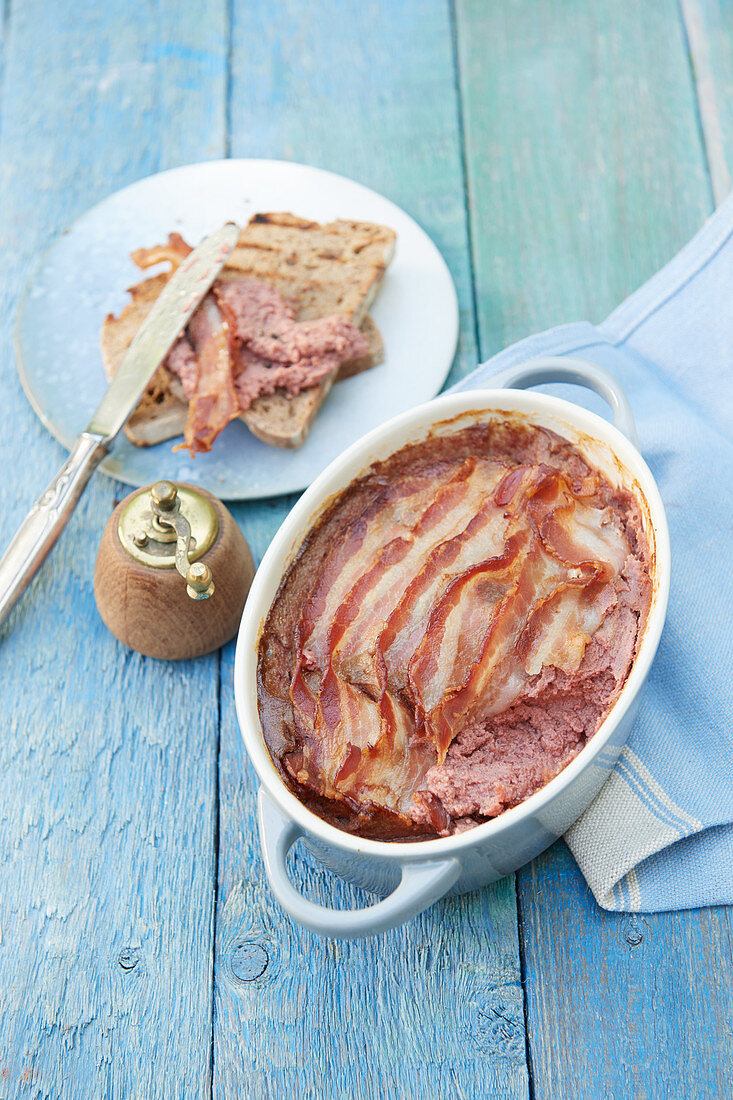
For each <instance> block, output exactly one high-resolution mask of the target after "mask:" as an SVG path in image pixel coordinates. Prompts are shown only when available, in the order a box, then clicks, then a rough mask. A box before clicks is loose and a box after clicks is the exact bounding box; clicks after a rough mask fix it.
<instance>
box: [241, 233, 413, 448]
mask: <svg viewBox="0 0 733 1100" xmlns="http://www.w3.org/2000/svg"><path fill="white" fill-rule="evenodd" d="M394 248H395V234H394V231H393V230H391V229H388V228H387V227H386V226H383V225H374V224H372V223H370V222H352V221H343V220H341V221H334V222H328V223H327V224H325V225H319V223H318V222H311V221H306V220H305V219H304V218H298V217H295V216H294V215H293V214H256V215H255V216H254V217H253V218H252V219H251V221H250V222H249V225H247V226H246V228H245V229H243V230H242V233H241V234H240V237H239V242H238V244H237V247H236V248H235V249H234V251H233V252H232V255H231V256H230V257H229V260H228V261H227V268H228V269H230V270H232V271H235V270H236V271H237V272H239V273H240V274H242V275H247V276H248V277H249V278H255V279H260V280H261V281H262V282H266V283H271V284H272V285H273V286H275V287H276V288H277V289H278V290H279V291H280V293H281V294H282V295H283V297H285V298H288V299H289V300H290V301H291V302H293V303H295V305H296V313H295V315H296V319H297V320H298V321H308V320H311V319H313V318H315V317H326V316H328V315H329V314H331V313H340V314H342V315H343V316H345V317H348V318H349V320H351V321H353V322H354V324H356V325H361V324H362V322H363V320H364V318H365V317H366V316H367V310H368V309H369V307H370V305H371V304H372V302H373V301H374V299H375V298H376V296H377V293H378V291H379V287H380V285H381V283H382V279H383V278H384V273H385V271H386V269H387V265H388V264H389V262H390V260H391V259H392V256H393V255H394ZM375 328H376V326H375ZM370 342H371V340H370ZM382 357H383V348H382V350H381V353H380V360H379V361H381V358H382ZM353 373H357V372H356V370H349V371H347V373H346V375H344V373H342V372H341V371H340V372H338V374H335V375H333V376H331V377H329V378H326V379H324V380H323V382H321V384H320V385H319V386H313V387H311V388H310V389H307V390H304V391H303V392H302V393H299V394H295V395H292V394H288V393H284V392H282V393H275V394H272V395H271V396H268V397H258V398H257V400H256V401H254V402H253V403H252V405H251V406H250V408H249V409H247V410H246V412H243V413H242V415H241V419H242V420H243V421H244V423H245V424H246V425H247V427H248V428H249V430H250V431H251V432H253V433H254V435H256V436H257V437H258V438H259V439H262V440H263V441H264V442H265V443H270V444H272V445H273V446H276V447H299V446H300V445H301V444H302V443H303V441H304V439H305V437H306V436H307V434H308V432H309V431H310V428H311V425H312V424H313V421H314V420H315V418H316V415H317V413H318V410H319V409H320V407H321V405H322V404H323V402H324V401H325V400H326V397H327V396H328V392H329V390H330V389H331V386H332V384H333V381H334V378H335V377H344V376H347V377H348V374H353Z"/></svg>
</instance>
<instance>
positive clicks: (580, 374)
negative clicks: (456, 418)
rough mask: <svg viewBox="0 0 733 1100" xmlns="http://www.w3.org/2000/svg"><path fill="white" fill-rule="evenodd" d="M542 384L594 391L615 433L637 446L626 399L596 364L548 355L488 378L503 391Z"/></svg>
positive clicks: (636, 438)
mask: <svg viewBox="0 0 733 1100" xmlns="http://www.w3.org/2000/svg"><path fill="white" fill-rule="evenodd" d="M546 382H570V383H572V384H573V385H576V386H584V387H585V389H587V390H594V391H595V392H596V393H597V394H598V395H599V397H602V398H603V400H604V401H605V402H606V403H607V404H608V405H610V406H611V411H612V413H613V422H614V424H615V426H616V427H617V428H618V430H619V431H620V432H623V433H624V435H625V436H626V437H627V438H628V439H630V440H631V442H632V443H633V444H634V446H635V447H638V445H639V440H638V437H637V435H636V425H635V424H634V416H633V413H632V412H631V406H630V405H629V401H628V398H627V396H626V394H625V393H624V391H623V390H622V388H621V386H620V385H619V383H618V382H617V381H616V379H615V378H614V377H613V375H612V374H611V373H610V372H609V371H607V370H605V368H604V367H599V366H598V364H597V363H589V362H588V360H586V359H569V358H565V357H564V356H562V357H561V356H548V357H546V358H543V359H531V360H530V361H529V362H528V363H520V364H519V365H518V366H516V367H509V368H508V369H507V370H503V371H500V372H499V373H498V374H495V375H494V377H493V378H490V379H488V384H489V385H490V386H491V387H492V388H493V387H494V386H498V387H501V388H502V389H507V390H526V389H529V388H530V387H531V386H541V385H543V384H544V383H546Z"/></svg>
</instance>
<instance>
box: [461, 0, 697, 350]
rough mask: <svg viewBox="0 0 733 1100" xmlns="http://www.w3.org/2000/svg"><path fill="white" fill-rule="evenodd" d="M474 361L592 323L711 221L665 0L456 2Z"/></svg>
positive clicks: (678, 36)
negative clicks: (540, 334) (556, 329)
mask: <svg viewBox="0 0 733 1100" xmlns="http://www.w3.org/2000/svg"><path fill="white" fill-rule="evenodd" d="M456 16H457V39H458V54H459V59H460V72H461V88H462V91H463V98H464V107H463V117H464V127H465V141H466V165H467V172H468V193H469V198H470V210H471V236H472V242H473V261H474V270H475V276H476V302H477V305H478V327H479V333H480V352H481V356H482V358H486V357H488V356H489V355H491V354H493V353H494V352H496V351H498V350H499V349H500V348H502V347H504V346H505V345H507V344H509V343H512V342H513V341H515V340H518V339H521V338H522V337H524V336H529V335H530V333H532V332H536V331H540V330H542V329H544V328H547V327H548V326H552V325H559V324H562V323H563V322H566V321H580V320H587V321H600V320H602V319H603V318H604V317H605V316H606V314H607V313H609V312H610V311H611V310H612V309H613V308H614V306H616V305H618V303H619V302H620V301H621V300H622V299H623V298H625V297H626V296H627V295H628V294H629V293H630V292H631V291H632V290H635V289H636V288H637V287H638V286H639V285H640V284H641V283H643V282H644V281H645V280H646V279H648V278H649V277H650V276H651V275H652V274H653V273H654V272H655V271H656V270H657V269H658V268H659V267H661V266H662V264H664V263H665V262H666V261H667V260H668V259H670V258H671V257H672V256H673V255H674V254H675V252H677V251H678V250H679V248H681V247H682V245H683V244H685V243H686V242H687V241H688V240H689V238H690V237H691V236H693V234H694V233H695V232H696V231H697V229H699V227H700V225H701V224H702V222H703V221H704V220H705V218H706V217H707V216H708V214H709V213H710V198H709V189H708V183H707V173H706V165H705V161H704V158H703V156H702V154H701V145H700V135H699V131H698V128H697V123H696V104H695V94H694V89H693V86H692V81H691V78H690V72H689V65H688V62H687V56H686V43H685V36H684V32H683V29H682V26H681V21H680V18H679V11H678V8H677V5H676V3H675V2H674V0H665V2H663V3H653V4H637V3H635V2H634V0H623V2H618V0H601V2H599V3H595V4H583V3H556V2H554V0H539V2H538V0H513V2H512V3H507V4H484V3H482V0H457V3H456Z"/></svg>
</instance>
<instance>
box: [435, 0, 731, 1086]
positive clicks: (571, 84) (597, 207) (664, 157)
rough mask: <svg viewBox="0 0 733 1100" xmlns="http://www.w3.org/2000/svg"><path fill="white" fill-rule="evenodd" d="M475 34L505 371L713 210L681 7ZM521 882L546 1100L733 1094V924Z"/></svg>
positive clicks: (477, 251) (493, 324)
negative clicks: (530, 340)
mask: <svg viewBox="0 0 733 1100" xmlns="http://www.w3.org/2000/svg"><path fill="white" fill-rule="evenodd" d="M457 36H458V42H459V56H460V58H461V80H462V88H463V95H464V120H465V132H466V150H467V166H468V186H469V193H470V196H471V207H470V209H471V223H470V224H471V235H472V244H473V255H474V265H475V270H476V300H477V303H478V309H479V331H480V340H481V354H482V356H488V355H490V354H491V353H493V352H494V351H496V350H498V348H499V347H501V346H502V345H503V344H506V343H508V342H510V341H512V340H515V339H517V338H520V337H523V336H526V335H529V333H530V332H532V331H535V330H540V329H542V328H545V327H548V326H551V325H555V324H558V323H561V322H562V321H566V320H576V319H589V320H600V319H601V318H602V317H603V316H604V315H605V314H606V313H607V312H608V311H609V310H610V309H612V308H613V307H614V306H615V305H616V304H618V302H619V301H620V300H621V299H622V298H623V297H624V296H625V295H626V294H627V293H628V292H630V291H631V290H633V289H635V287H636V286H638V285H639V284H640V283H642V282H643V281H644V280H645V279H646V278H647V277H648V276H650V275H651V274H652V273H653V272H654V270H655V269H656V268H658V267H659V266H660V265H661V264H662V263H663V262H664V261H665V260H666V259H668V258H670V257H671V256H672V255H673V254H674V252H675V251H676V250H677V249H678V248H679V247H680V246H681V245H683V244H684V243H685V242H686V240H687V239H688V238H689V237H690V236H691V235H692V234H693V233H694V232H695V231H696V230H697V229H698V228H699V226H700V224H701V223H702V222H703V221H704V219H705V218H706V217H707V216H708V214H709V213H710V211H711V200H710V190H709V181H708V174H707V165H706V161H705V156H704V152H703V146H702V142H701V134H700V131H699V129H698V127H697V122H696V98H695V88H694V86H693V82H692V78H691V71H690V67H689V64H688V59H687V57H686V40H685V34H684V29H683V26H682V23H681V20H680V13H679V11H678V9H677V6H676V5H675V4H673V3H666V4H650V5H638V4H633V3H622V4H618V3H615V2H613V3H611V2H608V3H600V4H594V5H581V4H564V5H563V4H556V3H544V2H543V3H531V4H530V3H526V2H524V0H520V2H515V3H512V4H507V5H485V4H481V3H480V2H471V0H466V2H463V0H460V2H459V3H458V5H457ZM730 41H731V39H730V35H728V37H727V38H725V39H724V40H723V42H722V43H721V44H720V45H719V47H718V51H717V54H716V56H717V57H720V56H721V55H722V52H723V50H726V49H727V50H729V49H730ZM487 49H488V50H489V56H487ZM724 101H725V96H724V94H723V88H722V87H721V89H720V94H719V95H718V102H721V103H722V102H724ZM630 396H631V398H632V403H633V394H631V395H630ZM517 878H518V890H519V903H520V931H521V939H522V951H523V964H524V966H523V973H524V980H525V996H526V1003H527V1016H528V1038H529V1044H530V1051H531V1072H532V1082H533V1093H534V1096H535V1097H536V1098H537V1100H545V1098H546V1100H555V1098H557V1097H565V1096H572V1097H578V1098H583V1100H596V1098H598V1097H601V1096H603V1097H618V1098H621V1097H624V1098H625V1097H632V1096H633V1097H646V1098H650V1100H651V1098H653V1097H654V1098H656V1097H670V1098H673V1097H674V1098H677V1097H682V1096H684V1097H688V1096H700V1097H703V1096H705V1097H708V1096H711V1097H712V1096H726V1095H728V1094H729V1091H730V1089H729V1085H728V1086H726V1081H725V1078H726V1074H727V1068H726V1065H727V1066H728V1067H729V1065H730V1056H731V1043H732V1039H731V1033H730V1027H729V1024H728V1023H727V1021H728V1020H729V1019H730V1011H731V999H732V998H733V980H731V978H730V976H729V975H728V972H727V970H726V968H724V967H721V965H720V960H721V959H722V958H727V956H728V954H729V951H730V941H731V921H730V911H729V910H715V911H712V910H710V911H701V912H688V913H676V914H659V915H655V916H644V917H629V916H625V915H623V914H610V913H606V912H603V911H602V910H600V909H599V908H598V906H597V905H596V903H595V902H594V900H593V899H592V897H591V896H590V894H589V891H588V888H587V887H586V885H585V883H584V882H583V879H582V877H581V876H580V874H579V872H578V870H577V867H576V866H575V864H574V862H573V861H572V858H571V857H570V854H569V852H568V851H567V849H566V848H565V846H564V844H559V845H556V846H555V847H554V848H553V849H552V850H551V851H550V852H549V853H547V854H545V855H544V856H542V857H540V858H539V859H538V860H536V861H535V862H534V864H532V865H531V866H530V867H528V868H525V869H523V870H522V871H520V872H519V874H518V876H517Z"/></svg>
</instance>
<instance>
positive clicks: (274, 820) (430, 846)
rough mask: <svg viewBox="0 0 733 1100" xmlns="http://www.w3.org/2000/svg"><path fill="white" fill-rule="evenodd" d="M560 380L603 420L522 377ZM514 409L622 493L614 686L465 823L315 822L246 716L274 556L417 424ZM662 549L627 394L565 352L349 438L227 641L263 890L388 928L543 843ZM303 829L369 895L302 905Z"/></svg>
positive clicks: (568, 797)
mask: <svg viewBox="0 0 733 1100" xmlns="http://www.w3.org/2000/svg"><path fill="white" fill-rule="evenodd" d="M558 381H562V382H573V383H576V384H578V385H581V386H585V387H587V388H589V389H593V390H595V391H596V392H597V393H599V394H600V395H601V396H602V397H603V398H604V399H605V400H606V401H607V402H608V404H609V405H610V406H611V408H612V411H613V416H614V424H613V425H612V424H609V423H608V422H607V421H605V420H604V419H603V418H602V417H599V416H596V415H595V414H594V413H591V412H588V411H586V410H585V409H582V408H580V407H579V406H577V405H574V404H572V403H571V402H569V401H564V400H561V399H560V398H557V397H550V396H548V395H547V394H541V393H528V392H525V390H524V387H527V386H535V385H539V384H541V383H544V382H558ZM504 413H510V414H512V415H515V416H516V415H517V414H520V415H522V416H524V417H525V418H526V419H527V421H528V422H529V423H531V424H536V425H538V426H544V427H548V428H551V429H553V430H554V431H556V432H558V433H559V434H560V435H563V436H565V438H566V439H569V440H570V441H571V442H572V443H573V444H575V445H576V446H577V447H578V449H579V450H580V451H581V452H582V453H583V454H584V455H585V456H587V458H588V461H589V462H590V464H591V465H592V466H595V467H596V468H597V469H600V470H601V471H602V473H603V474H605V476H606V477H607V478H608V479H609V481H611V482H612V484H623V485H625V486H626V487H627V488H629V489H631V490H632V491H634V492H635V493H636V495H637V497H638V498H639V500H640V502H641V505H642V513H643V517H644V524H645V528H646V533H647V537H648V539H649V544H650V549H651V552H652V563H653V567H652V580H653V595H652V603H651V608H650V612H649V616H648V619H647V623H646V627H645V630H644V634H643V637H642V640H641V643H640V645H639V649H638V653H637V656H636V659H635V661H634V664H633V666H632V669H631V672H630V673H629V677H628V679H627V681H626V684H625V685H624V688H623V690H622V692H621V694H620V696H619V698H618V700H617V701H616V703H615V704H614V706H613V707H612V709H611V710H610V711H609V713H608V715H607V716H606V718H605V719H604V721H603V723H602V724H601V726H600V727H599V729H598V731H597V732H596V734H595V736H594V737H593V738H592V739H591V740H590V741H589V743H588V744H587V745H586V747H585V748H584V749H583V750H582V752H581V753H580V754H579V755H578V756H577V757H576V758H575V759H574V760H573V761H571V763H570V764H568V766H567V767H566V768H565V769H564V770H563V771H562V772H561V773H560V774H559V775H558V776H556V778H555V779H553V780H552V781H551V782H549V783H548V784H547V785H546V786H545V787H543V788H542V789H541V790H539V791H537V792H536V793H535V794H533V795H532V796H531V797H529V798H528V799H526V801H524V802H523V803H521V804H520V805H519V806H516V807H514V808H513V809H510V810H507V811H505V812H504V813H503V814H501V815H500V816H499V817H497V818H495V819H493V820H491V821H488V822H486V823H485V824H483V825H479V826H477V827H476V828H474V829H470V830H468V831H467V832H463V833H460V834H458V835H456V836H452V837H444V838H438V839H435V840H425V841H416V842H411V843H394V842H389V841H379V840H364V839H361V838H360V837H357V836H352V835H351V834H349V833H346V832H344V831H342V830H341V829H338V828H336V827H335V826H333V825H330V824H328V823H327V822H325V821H323V820H322V819H321V818H320V817H318V816H317V815H316V814H314V813H312V812H311V811H310V810H309V809H307V807H306V806H305V805H304V804H303V803H302V802H301V801H300V800H299V799H298V798H296V796H295V795H294V794H293V793H292V792H291V791H290V790H289V789H288V787H287V786H286V785H285V783H284V782H283V780H282V778H281V777H280V775H279V773H278V771H277V769H276V767H275V765H274V763H273V761H272V759H271V757H270V754H269V751H268V749H267V746H266V744H265V741H264V739H263V735H262V730H261V727H260V721H259V715H258V709H257V650H258V644H259V638H260V634H261V630H262V627H263V624H264V621H265V619H266V617H267V613H268V611H269V609H270V606H271V604H272V601H273V599H274V597H275V594H276V592H277V590H278V587H279V585H280V581H281V579H282V577H283V574H284V573H285V571H286V569H287V568H288V565H289V564H290V562H291V561H292V560H293V557H294V556H295V554H296V553H297V551H298V549H299V547H300V545H301V543H302V542H303V540H304V538H305V536H306V535H307V533H308V531H309V530H310V528H311V526H312V525H313V523H314V522H315V521H316V520H317V519H318V517H319V515H320V514H321V512H322V511H323V509H324V508H325V506H326V504H327V503H328V502H330V501H331V500H332V498H333V496H334V494H335V493H338V492H339V491H340V490H342V489H343V488H345V487H346V486H347V485H348V484H349V482H351V481H352V480H353V479H354V478H356V477H358V476H360V475H361V474H363V473H365V472H366V471H367V470H368V468H369V466H370V465H371V464H372V463H373V462H375V461H377V460H380V459H384V458H386V457H387V456H389V455H390V454H392V453H393V452H394V451H397V450H399V449H400V448H402V447H404V446H405V445H406V444H409V443H413V442H417V441H419V440H421V439H423V438H425V436H426V435H428V433H431V432H432V433H435V432H443V431H445V432H453V431H456V430H457V429H460V428H462V427H465V426H468V425H469V424H472V423H476V422H478V421H483V420H486V419H487V417H491V416H501V415H502V414H504ZM669 577H670V549H669V533H668V529H667V520H666V516H665V513H664V507H663V504H662V501H661V498H660V495H659V491H658V489H657V486H656V484H655V481H654V478H653V477H652V474H651V472H650V471H649V468H648V466H647V465H646V463H645V462H644V459H643V458H642V457H641V455H640V454H639V451H638V450H637V447H636V432H635V429H634V422H633V418H632V415H631V410H630V408H629V404H628V401H627V400H626V397H625V395H624V393H623V391H622V390H621V388H620V386H619V385H618V383H617V382H616V381H615V379H614V378H613V377H612V376H611V375H610V374H609V373H608V372H607V371H605V370H603V369H602V368H600V367H598V366H596V365H595V364H592V363H588V362H585V361H583V360H577V359H558V358H551V359H549V358H548V359H536V360H534V361H532V362H530V363H525V364H522V365H520V366H518V367H514V368H511V369H510V370H508V371H504V372H503V373H502V374H501V375H497V376H496V377H495V378H493V379H492V388H491V389H481V390H472V391H469V392H465V393H457V394H446V395H445V396H443V397H438V398H436V399H435V400H433V401H430V402H428V403H427V404H425V405H421V406H419V407H418V408H415V409H413V410H411V411H410V412H407V413H403V414H402V415H401V416H398V417H395V418H394V419H393V420H390V421H389V422H388V423H386V424H384V425H383V426H382V427H380V428H377V429H375V430H374V431H372V432H370V433H369V434H368V435H366V436H364V437H363V438H362V439H360V440H359V441H358V442H356V443H354V444H353V446H351V447H349V449H348V450H347V451H345V452H344V454H343V455H341V456H340V457H339V458H338V459H336V460H335V461H334V462H332V463H331V465H330V466H329V467H328V468H327V469H326V470H324V472H323V473H322V474H321V475H320V477H318V478H317V479H316V481H315V482H314V483H313V484H312V485H311V487H310V488H309V489H308V490H307V491H306V492H305V493H304V494H303V496H302V497H301V498H300V500H299V501H298V503H297V504H296V505H295V507H294V508H293V510H292V511H291V512H290V514H289V515H288V517H287V519H286V520H285V522H284V523H283V525H282V527H281V528H280V530H279V531H278V532H277V534H276V536H275V538H274V539H273V541H272V544H271V545H270V547H269V549H268V550H267V553H266V554H265V556H264V558H263V560H262V563H261V565H260V567H259V569H258V571H257V575H256V577H255V580H254V583H253V585H252V589H251V591H250V594H249V597H248V599H247V604H246V607H245V610H244V615H243V617H242V622H241V626H240V631H239V639H238V642H237V652H236V661H235V673H234V689H235V697H236V705H237V715H238V718H239V723H240V726H241V730H242V736H243V738H244V743H245V747H246V749H247V752H248V754H249V757H250V759H251V761H252V763H253V764H254V767H255V769H256V771H257V774H258V776H259V779H260V782H261V786H260V790H259V829H260V839H261V843H262V850H263V856H264V862H265V869H266V871H267V875H268V878H269V881H270V885H271V887H272V890H273V892H274V894H275V896H276V897H277V899H278V901H279V902H280V904H281V905H282V907H283V908H284V909H285V910H286V912H287V913H289V914H290V916H291V917H292V918H293V919H294V920H296V921H298V922H299V923H300V924H303V925H305V926H306V927H307V928H310V929H312V930H313V931H315V932H318V933H320V934H322V935H326V936H332V937H337V938H353V937H357V936H364V935H371V934H373V933H376V932H382V931H385V930H386V929H388V928H393V927H395V926H396V925H398V924H401V923H402V922H404V921H406V920H409V919H410V918H411V917H413V916H414V915H415V914H416V913H419V912H421V911H422V910H423V909H425V908H427V906H429V905H432V904H433V903H434V902H435V901H437V900H438V898H440V897H442V896H443V895H445V894H447V893H464V892H467V891H469V890H474V889H477V888H478V887H481V886H485V885H486V884H487V883H489V882H492V881H494V880H495V879H498V878H500V877H501V876H502V875H506V874H508V873H509V872H511V871H515V870H516V869H517V868H518V867H521V866H522V864H524V863H527V862H528V861H529V860H531V859H533V858H534V857H535V856H536V855H538V854H539V853H540V852H541V851H542V850H543V849H544V848H546V847H548V846H549V845H550V844H551V843H552V842H553V841H554V840H556V839H557V837H559V836H561V835H562V834H563V833H564V832H565V831H566V829H568V828H569V826H570V825H571V824H572V823H573V822H574V821H575V820H576V819H577V818H578V817H579V816H580V814H581V813H582V812H583V811H584V810H585V809H586V808H587V807H588V805H589V804H590V803H591V801H592V800H593V799H594V798H595V796H596V794H597V793H598V791H599V790H600V788H601V786H602V785H603V783H604V781H605V780H606V778H607V777H608V775H609V772H610V770H611V769H612V767H613V765H614V763H615V761H616V759H617V757H618V754H619V752H620V751H621V748H622V746H623V745H624V743H625V741H626V739H627V737H628V735H629V732H630V730H631V726H632V724H633V721H634V718H635V717H636V713H637V710H638V706H639V699H640V694H641V691H642V688H643V687H644V683H645V681H646V678H647V675H648V672H649V668H650V666H651V663H652V660H653V658H654V654H655V652H656V649H657V645H658V642H659V637H660V635H661V632H662V627H663V625H664V618H665V614H666V608H667V597H668V592H669ZM300 837H303V838H304V839H305V842H306V843H307V845H308V847H309V848H310V849H311V850H312V851H313V853H314V854H315V856H316V857H317V858H318V859H319V860H320V861H321V862H322V863H323V864H325V865H326V866H327V867H329V868H330V869H332V870H334V871H336V872H337V873H338V874H340V875H342V876H343V877H345V878H346V879H348V880H349V881H351V882H354V883H356V884H357V885H361V886H364V887H366V888H367V889H370V890H373V891H375V892H377V893H381V894H386V895H387V896H386V897H384V899H383V900H381V901H379V902H377V903H376V904H374V905H371V906H368V907H366V908H363V909H357V910H333V909H329V908H327V907H324V906H320V905H315V904H313V903H312V902H310V901H308V900H307V899H305V898H303V897H302V896H301V895H300V894H299V893H298V891H297V890H296V889H295V888H294V887H293V885H292V883H291V882H290V879H289V877H288V874H287V868H286V859H287V854H288V851H289V849H290V848H291V846H292V845H293V844H294V843H295V841H296V840H298V838H300Z"/></svg>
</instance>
